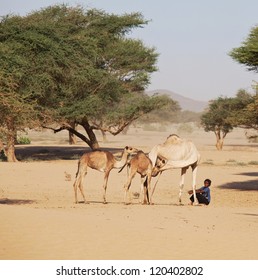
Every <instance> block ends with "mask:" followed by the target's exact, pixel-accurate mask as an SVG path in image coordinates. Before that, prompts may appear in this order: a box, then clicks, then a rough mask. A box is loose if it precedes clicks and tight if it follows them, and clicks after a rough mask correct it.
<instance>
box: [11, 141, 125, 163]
mask: <svg viewBox="0 0 258 280" xmlns="http://www.w3.org/2000/svg"><path fill="white" fill-rule="evenodd" d="M100 150H103V151H105V150H108V151H110V152H111V153H116V152H119V151H121V150H122V149H117V148H101V149H100ZM90 151H92V150H91V149H90V148H89V147H83V146H59V145H57V146H27V145H24V146H17V147H16V148H15V154H16V157H17V159H18V160H19V161H48V160H78V159H79V158H80V157H81V156H82V155H83V154H84V153H85V152H90Z"/></svg>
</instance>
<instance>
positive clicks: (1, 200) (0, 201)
mask: <svg viewBox="0 0 258 280" xmlns="http://www.w3.org/2000/svg"><path fill="white" fill-rule="evenodd" d="M35 202H36V201H35V200H29V199H8V198H0V204H6V205H23V204H33V203H35Z"/></svg>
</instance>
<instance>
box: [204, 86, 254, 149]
mask: <svg viewBox="0 0 258 280" xmlns="http://www.w3.org/2000/svg"><path fill="white" fill-rule="evenodd" d="M252 102H253V96H252V95H251V94H250V93H248V92H247V91H245V90H243V89H240V90H239V91H238V92H237V94H236V96H235V97H231V98H227V97H219V98H218V99H216V100H212V101H211V102H210V104H209V108H208V111H207V112H205V113H204V114H203V115H202V116H201V125H202V126H203V127H204V130H205V131H213V132H214V133H215V135H216V148H217V149H218V150H222V148H223V143H224V139H225V137H226V136H227V134H228V133H229V132H231V131H232V130H233V128H234V127H237V126H241V125H243V124H244V123H246V119H247V117H248V116H249V113H247V108H248V107H249V106H250V105H251V104H252Z"/></svg>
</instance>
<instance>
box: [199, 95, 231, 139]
mask: <svg viewBox="0 0 258 280" xmlns="http://www.w3.org/2000/svg"><path fill="white" fill-rule="evenodd" d="M232 106H233V99H232V98H227V97H225V98H224V97H219V98H217V99H216V100H212V101H210V104H209V108H208V111H207V112H205V113H204V114H203V115H202V116H201V124H202V126H203V127H204V130H205V131H207V132H208V131H213V132H215V131H221V132H223V134H227V133H228V132H230V131H232V130H233V127H234V125H233V124H232V123H231V122H230V120H229V117H230V116H231V110H232Z"/></svg>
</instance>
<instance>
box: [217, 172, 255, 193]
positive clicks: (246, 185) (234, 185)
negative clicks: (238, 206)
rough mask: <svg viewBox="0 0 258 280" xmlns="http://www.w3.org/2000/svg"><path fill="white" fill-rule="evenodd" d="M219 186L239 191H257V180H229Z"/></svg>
mask: <svg viewBox="0 0 258 280" xmlns="http://www.w3.org/2000/svg"><path fill="white" fill-rule="evenodd" d="M251 176H254V175H251ZM219 188H220V189H231V190H239V191H258V180H248V181H244V182H230V183H226V184H224V185H221V186H219Z"/></svg>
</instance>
